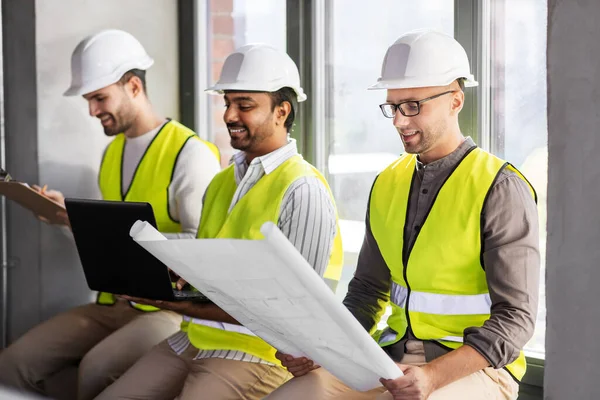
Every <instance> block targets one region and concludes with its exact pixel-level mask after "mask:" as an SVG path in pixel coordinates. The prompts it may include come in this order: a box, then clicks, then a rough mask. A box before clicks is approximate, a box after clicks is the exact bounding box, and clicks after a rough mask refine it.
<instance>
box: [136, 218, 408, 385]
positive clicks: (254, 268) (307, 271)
mask: <svg viewBox="0 0 600 400" xmlns="http://www.w3.org/2000/svg"><path fill="white" fill-rule="evenodd" d="M261 232H262V234H263V235H264V236H265V240H241V239H178V240H165V237H164V236H163V235H161V234H160V233H159V232H158V231H157V230H156V229H154V227H152V226H151V225H150V224H148V223H146V222H141V221H138V222H136V223H135V224H134V225H133V227H132V229H131V232H130V233H131V236H132V237H133V239H134V240H135V241H136V242H137V243H139V244H140V245H141V246H142V247H143V248H144V249H146V250H147V251H149V252H150V253H151V254H153V255H154V256H155V257H156V258H158V259H159V260H161V261H162V262H163V263H164V264H165V265H168V266H169V268H171V269H172V270H174V271H175V272H176V273H177V274H179V275H180V276H181V277H183V278H184V279H185V280H186V281H188V282H190V283H191V284H192V285H194V286H195V287H196V288H197V289H198V290H200V291H201V292H202V293H204V294H205V295H206V296H207V297H208V298H210V300H212V301H213V302H214V303H215V304H216V305H218V306H219V307H221V308H222V309H223V310H225V311H226V312H227V313H229V314H230V315H231V316H232V317H234V318H235V319H236V320H237V321H239V322H240V323H242V324H243V325H244V326H245V327H246V328H248V329H250V330H251V331H252V332H253V333H254V334H256V335H257V336H259V337H261V338H262V339H264V340H265V341H266V342H267V343H269V344H271V345H272V346H273V347H275V348H276V349H278V350H280V351H281V352H283V353H288V354H292V355H294V356H306V357H308V358H310V359H312V360H314V361H315V363H317V364H319V365H321V366H322V367H323V368H326V369H327V370H328V371H329V372H331V373H332V374H333V375H335V376H336V377H338V378H339V379H340V380H342V381H343V382H344V383H345V384H347V385H348V386H350V387H352V388H354V389H356V390H363V391H364V390H370V389H373V388H376V387H378V386H380V385H381V384H380V383H379V378H380V377H383V378H387V379H393V378H397V377H399V376H400V375H402V372H401V371H400V369H399V368H398V366H397V365H396V364H395V363H394V362H393V361H392V360H391V359H390V358H389V357H388V356H387V354H385V352H384V351H383V350H382V349H381V348H380V347H379V345H378V344H377V343H376V342H375V341H374V340H373V339H372V338H371V337H370V336H369V334H368V333H367V332H366V331H365V330H364V328H363V327H362V326H361V325H360V324H359V323H358V321H357V320H356V319H355V318H354V317H353V316H352V314H350V312H349V311H348V310H347V309H346V308H345V307H344V306H343V304H342V303H341V302H340V301H339V300H337V299H336V297H335V295H334V294H333V293H332V292H331V289H329V288H328V286H327V284H326V283H325V282H324V281H323V280H322V279H321V278H320V277H319V276H318V275H317V274H316V273H315V271H314V270H313V269H312V267H311V266H310V265H309V264H308V262H307V261H306V260H305V259H304V258H303V257H302V255H301V254H300V253H299V252H298V251H297V250H296V248H295V247H294V246H293V245H292V244H291V243H290V242H289V241H288V240H287V238H286V237H285V236H284V235H283V234H282V233H281V231H279V229H278V228H277V226H275V225H274V224H272V223H270V222H267V223H265V224H264V225H263V226H262V228H261Z"/></svg>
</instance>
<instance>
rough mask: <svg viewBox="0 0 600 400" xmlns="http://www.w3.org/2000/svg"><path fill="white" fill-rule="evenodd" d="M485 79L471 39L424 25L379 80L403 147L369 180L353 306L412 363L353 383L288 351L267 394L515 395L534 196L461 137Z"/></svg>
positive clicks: (530, 308) (522, 365)
mask: <svg viewBox="0 0 600 400" xmlns="http://www.w3.org/2000/svg"><path fill="white" fill-rule="evenodd" d="M476 85H477V82H476V81H475V79H474V77H473V75H472V74H471V72H470V67H469V60H468V58H467V54H466V52H465V50H464V49H463V48H462V46H461V45H460V44H459V43H458V42H457V41H456V40H455V39H454V38H453V37H451V36H448V35H445V34H443V33H440V32H437V31H430V30H424V31H414V32H409V33H407V34H405V35H403V36H401V37H400V38H399V39H398V40H397V41H396V42H395V43H393V44H392V45H391V46H390V47H389V48H388V50H387V53H386V55H385V58H384V60H383V66H382V69H381V75H380V78H379V79H378V81H377V83H375V84H374V85H373V86H371V87H370V89H378V90H386V91H387V96H386V98H385V102H384V103H383V104H381V105H380V106H379V107H380V109H381V112H382V114H383V115H384V116H385V117H386V118H389V119H390V122H393V125H394V127H395V128H396V130H397V131H398V134H399V136H400V138H401V140H402V143H403V145H404V149H405V154H403V155H402V156H401V157H400V158H399V159H398V160H397V161H395V162H394V163H392V164H391V165H390V166H389V167H387V168H386V169H385V170H383V171H382V172H381V173H380V174H379V175H378V176H377V178H376V179H375V182H374V183H373V187H372V189H371V194H370V198H369V203H368V208H367V213H366V221H365V222H366V229H365V239H364V242H363V245H362V248H361V251H360V254H359V257H358V265H357V269H356V273H355V275H354V278H353V279H352V281H351V282H350V284H349V287H348V293H347V295H346V298H345V299H344V304H345V305H346V307H347V308H348V309H349V310H350V312H351V313H352V314H353V315H354V317H355V318H356V319H357V320H358V321H359V322H360V323H361V324H362V325H363V327H364V328H365V330H367V331H369V332H371V333H373V337H374V339H375V340H377V342H378V343H379V345H380V346H381V347H382V348H383V350H384V351H385V352H386V353H387V354H388V355H389V356H390V357H391V358H392V359H393V360H394V361H396V362H397V363H398V365H399V368H400V369H401V370H402V371H403V373H404V375H403V376H401V377H399V378H397V379H389V380H388V379H381V383H382V386H380V387H378V388H375V389H373V390H371V391H367V392H356V391H352V390H351V389H350V388H349V387H348V386H346V385H344V384H343V383H342V382H340V381H339V380H338V379H336V378H335V377H334V376H333V375H331V374H330V373H328V372H327V371H324V370H323V368H315V367H314V365H313V363H312V361H310V360H306V359H295V358H293V357H291V356H288V355H284V354H278V356H279V358H280V359H281V360H282V363H283V365H284V366H286V367H287V368H288V370H289V371H290V372H291V373H292V374H294V376H295V377H294V378H293V379H291V380H290V381H289V382H288V383H286V384H285V385H284V386H282V387H280V388H279V389H278V390H276V391H275V392H273V393H271V395H270V396H269V397H268V399H269V400H279V399H285V400H296V399H375V398H378V399H380V400H382V399H392V398H393V399H414V400H424V399H430V400H433V399H435V400H441V399H443V400H455V399H460V400H463V399H465V400H467V399H468V400H484V399H485V400H487V399H497V400H500V399H502V400H508V399H516V398H517V395H518V388H519V385H518V381H519V380H521V378H523V375H524V374H525V369H526V362H525V356H524V354H523V347H524V346H525V344H526V343H527V341H528V340H529V339H530V338H531V336H532V335H533V332H534V326H535V320H536V313H537V304H538V287H539V286H538V284H539V269H540V255H539V228H538V216H537V208H536V203H535V201H536V195H535V191H534V190H533V187H531V185H530V184H529V183H528V182H527V180H526V179H525V177H524V176H523V175H522V174H521V173H520V172H519V171H518V170H517V169H516V168H514V167H513V166H512V165H510V164H509V163H508V162H506V161H504V160H501V159H499V158H497V157H496V156H494V155H492V154H490V153H488V152H486V151H484V150H482V149H480V148H478V147H477V145H475V143H474V141H473V140H472V139H471V138H469V137H464V136H463V134H462V132H461V130H460V126H459V123H458V115H459V113H460V111H461V110H462V107H463V105H464V98H465V93H464V91H463V90H464V88H465V87H472V86H476ZM388 304H389V305H390V306H391V315H390V316H389V318H388V319H387V327H386V328H385V329H384V330H382V331H376V329H377V325H378V322H379V320H380V317H381V315H382V314H383V312H384V310H385V308H386V305H388Z"/></svg>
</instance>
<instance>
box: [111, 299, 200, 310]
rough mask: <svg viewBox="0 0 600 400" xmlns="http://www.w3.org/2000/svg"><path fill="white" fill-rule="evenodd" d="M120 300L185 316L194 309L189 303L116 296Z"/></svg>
mask: <svg viewBox="0 0 600 400" xmlns="http://www.w3.org/2000/svg"><path fill="white" fill-rule="evenodd" d="M118 296H119V297H120V298H122V299H125V300H129V301H133V302H134V303H140V304H145V305H147V306H154V307H157V308H160V309H163V310H170V311H175V312H176V313H180V314H185V313H186V311H188V310H189V309H190V307H194V306H195V305H194V303H192V302H191V301H163V300H150V299H142V298H140V297H132V296H127V295H118Z"/></svg>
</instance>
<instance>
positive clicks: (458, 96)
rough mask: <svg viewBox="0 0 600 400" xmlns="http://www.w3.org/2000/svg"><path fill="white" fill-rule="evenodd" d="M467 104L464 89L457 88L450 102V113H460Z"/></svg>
mask: <svg viewBox="0 0 600 400" xmlns="http://www.w3.org/2000/svg"><path fill="white" fill-rule="evenodd" d="M464 105H465V92H463V91H462V90H457V91H456V92H454V93H452V101H451V102H450V114H451V115H456V114H458V113H459V112H460V111H461V110H462V108H463V106H464Z"/></svg>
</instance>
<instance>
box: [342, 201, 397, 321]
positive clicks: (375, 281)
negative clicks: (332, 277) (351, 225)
mask: <svg viewBox="0 0 600 400" xmlns="http://www.w3.org/2000/svg"><path fill="white" fill-rule="evenodd" d="M390 284H391V275H390V270H389V268H388V266H387V264H386V262H385V260H384V259H383V256H382V255H381V251H380V250H379V246H378V245H377V241H376V240H375V238H374V237H373V233H372V232H371V224H370V218H369V212H368V211H367V217H366V222H365V238H364V241H363V245H362V247H361V249H360V253H359V255H358V264H357V266H356V272H355V274H354V278H352V280H351V281H350V284H349V285H348V293H347V294H346V298H344V305H345V306H346V308H348V310H349V311H350V312H351V313H352V315H354V318H356V319H357V320H358V322H360V324H361V325H362V326H363V327H364V328H365V329H366V330H367V331H372V330H373V329H374V327H375V326H376V324H377V323H378V322H379V319H380V318H381V315H382V314H383V312H384V311H385V307H386V305H387V303H388V301H389V298H390V296H389V290H390Z"/></svg>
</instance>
